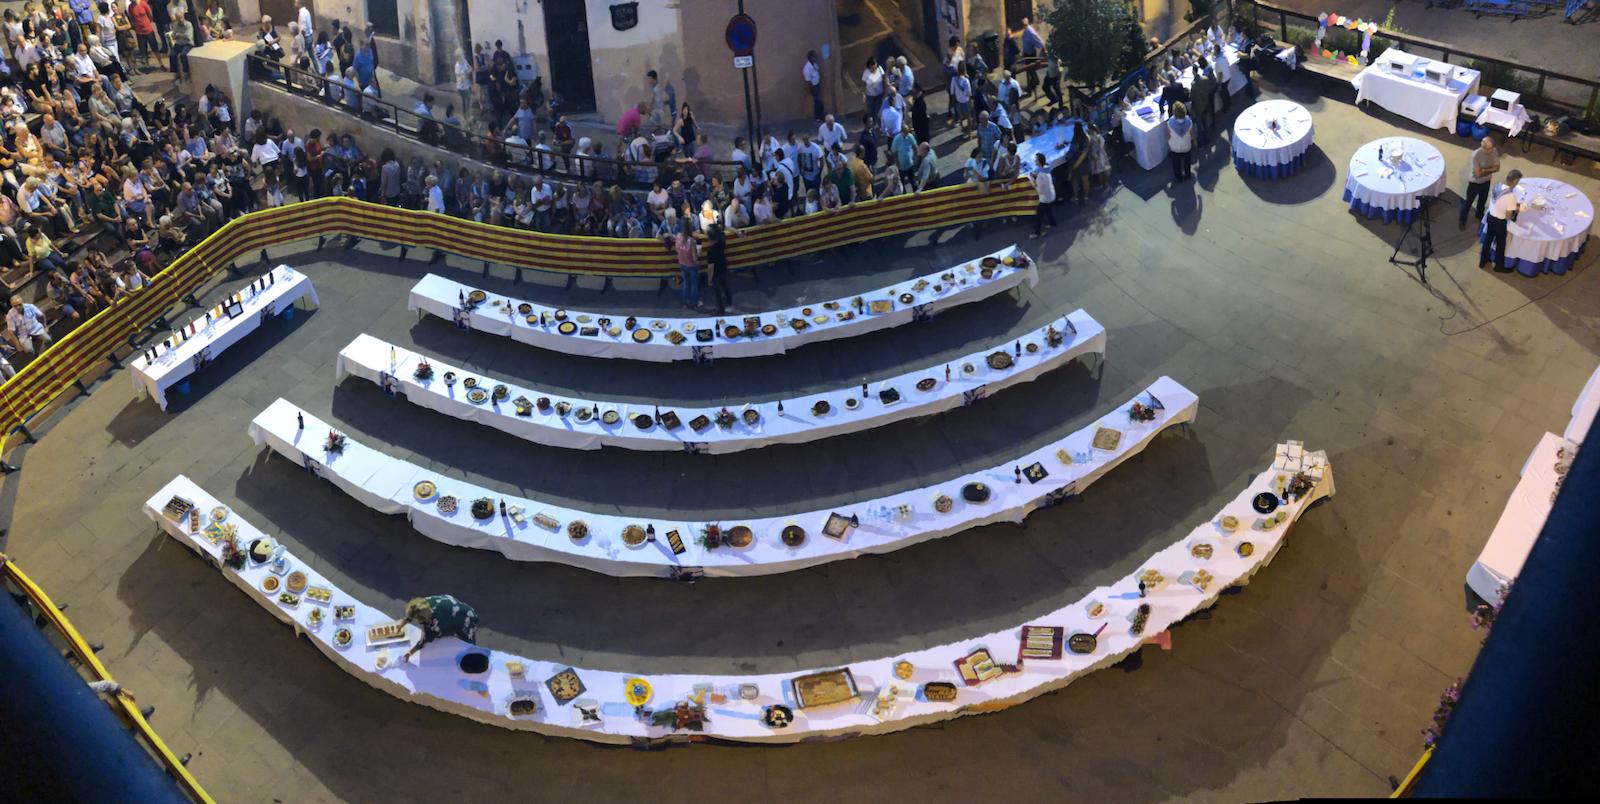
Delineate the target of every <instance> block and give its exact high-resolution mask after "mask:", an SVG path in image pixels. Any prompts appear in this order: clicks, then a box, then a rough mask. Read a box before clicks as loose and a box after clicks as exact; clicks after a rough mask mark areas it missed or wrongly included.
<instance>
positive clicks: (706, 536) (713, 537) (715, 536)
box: [695, 524, 722, 550]
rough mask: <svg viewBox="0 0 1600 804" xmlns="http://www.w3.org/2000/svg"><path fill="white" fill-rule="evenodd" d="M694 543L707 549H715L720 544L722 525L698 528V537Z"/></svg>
mask: <svg viewBox="0 0 1600 804" xmlns="http://www.w3.org/2000/svg"><path fill="white" fill-rule="evenodd" d="M695 543H696V544H698V545H700V546H701V547H704V548H705V549H707V550H715V549H717V548H718V547H721V546H722V526H721V525H714V524H712V525H706V526H705V527H702V528H701V529H700V537H699V538H698V539H695Z"/></svg>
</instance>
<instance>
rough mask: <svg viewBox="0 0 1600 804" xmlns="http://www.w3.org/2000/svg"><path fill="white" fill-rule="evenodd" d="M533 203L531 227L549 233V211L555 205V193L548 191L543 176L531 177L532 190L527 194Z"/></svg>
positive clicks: (548, 187) (548, 186)
mask: <svg viewBox="0 0 1600 804" xmlns="http://www.w3.org/2000/svg"><path fill="white" fill-rule="evenodd" d="M529 196H530V200H531V201H533V225H534V228H536V229H538V230H539V231H541V232H548V231H550V209H551V206H552V205H553V204H554V203H555V191H554V190H551V189H550V182H547V181H545V180H544V174H543V173H540V174H536V175H535V176H534V177H533V190H532V191H531V192H530V193H529Z"/></svg>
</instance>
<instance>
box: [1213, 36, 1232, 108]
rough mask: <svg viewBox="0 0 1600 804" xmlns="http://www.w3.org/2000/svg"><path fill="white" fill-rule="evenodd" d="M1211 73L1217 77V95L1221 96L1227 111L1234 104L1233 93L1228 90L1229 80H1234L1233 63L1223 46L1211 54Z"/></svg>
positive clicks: (1223, 106)
mask: <svg viewBox="0 0 1600 804" xmlns="http://www.w3.org/2000/svg"><path fill="white" fill-rule="evenodd" d="M1211 74H1212V75H1215V76H1216V77H1217V95H1219V96H1221V98H1222V111H1224V112H1226V111H1227V110H1228V107H1230V106H1232V105H1233V93H1232V92H1229V91H1228V82H1229V81H1231V80H1233V65H1231V64H1229V63H1228V54H1227V53H1224V52H1223V50H1222V48H1221V47H1217V48H1216V49H1214V50H1213V52H1212V54H1211Z"/></svg>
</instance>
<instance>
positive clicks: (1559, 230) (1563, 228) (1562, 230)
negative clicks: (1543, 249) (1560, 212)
mask: <svg viewBox="0 0 1600 804" xmlns="http://www.w3.org/2000/svg"><path fill="white" fill-rule="evenodd" d="M1550 225H1551V226H1553V227H1555V230H1556V234H1563V235H1564V234H1566V233H1567V227H1566V226H1565V225H1563V224H1562V223H1561V221H1551V222H1550Z"/></svg>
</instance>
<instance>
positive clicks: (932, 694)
mask: <svg viewBox="0 0 1600 804" xmlns="http://www.w3.org/2000/svg"><path fill="white" fill-rule="evenodd" d="M957 691H958V689H957V687H956V685H954V684H951V683H950V682H948V681H930V682H928V683H926V684H923V685H922V697H923V699H924V700H928V701H933V702H934V703H951V702H954V701H955V699H956V693H957Z"/></svg>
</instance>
